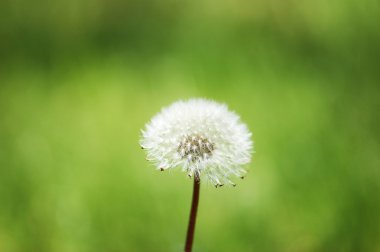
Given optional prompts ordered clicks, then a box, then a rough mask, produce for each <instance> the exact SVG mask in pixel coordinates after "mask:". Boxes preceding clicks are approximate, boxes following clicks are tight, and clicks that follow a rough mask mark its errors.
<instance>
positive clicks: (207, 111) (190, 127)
mask: <svg viewBox="0 0 380 252" xmlns="http://www.w3.org/2000/svg"><path fill="white" fill-rule="evenodd" d="M140 145H141V146H142V148H144V149H145V150H146V151H147V159H148V160H150V161H152V162H153V163H154V164H155V165H156V166H157V169H160V170H167V169H172V168H175V167H181V168H182V170H183V171H185V172H187V173H188V175H189V176H190V177H192V176H200V177H205V178H207V179H208V180H209V181H210V182H211V183H212V184H213V185H215V186H222V185H224V184H225V183H228V184H231V185H235V183H233V182H232V181H231V177H232V176H236V177H244V175H245V173H246V170H245V169H244V168H243V165H245V164H247V163H249V162H250V160H251V153H252V148H253V143H252V141H251V133H250V132H249V130H248V128H247V126H246V125H245V124H243V123H242V122H241V121H240V118H239V116H238V115H237V114H236V113H234V112H232V111H229V110H228V108H227V106H226V105H224V104H220V103H217V102H214V101H210V100H206V99H190V100H187V101H177V102H175V103H173V104H172V105H170V106H168V107H166V108H163V109H162V110H161V112H159V113H158V114H157V115H156V116H154V117H153V118H152V119H151V121H150V122H149V123H147V124H146V126H145V129H144V130H143V131H142V138H141V140H140Z"/></svg>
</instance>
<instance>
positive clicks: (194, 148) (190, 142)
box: [178, 135, 215, 162]
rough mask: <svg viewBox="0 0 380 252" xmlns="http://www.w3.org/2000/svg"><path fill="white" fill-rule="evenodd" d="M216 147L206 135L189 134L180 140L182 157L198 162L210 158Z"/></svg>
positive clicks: (179, 151)
mask: <svg viewBox="0 0 380 252" xmlns="http://www.w3.org/2000/svg"><path fill="white" fill-rule="evenodd" d="M214 147H215V146H214V144H213V143H212V142H210V141H209V140H208V139H207V138H206V137H204V136H201V135H187V136H184V138H183V139H182V141H181V142H180V144H179V146H178V153H179V154H180V156H181V157H182V158H186V159H187V160H189V161H191V162H196V161H200V160H204V159H207V158H210V157H211V156H212V152H213V150H214Z"/></svg>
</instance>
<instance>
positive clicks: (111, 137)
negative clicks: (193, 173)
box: [0, 0, 380, 252]
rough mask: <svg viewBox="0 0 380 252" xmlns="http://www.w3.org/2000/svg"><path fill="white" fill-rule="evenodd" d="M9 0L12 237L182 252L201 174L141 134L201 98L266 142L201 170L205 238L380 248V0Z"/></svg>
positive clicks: (4, 218) (7, 125)
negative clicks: (163, 154)
mask: <svg viewBox="0 0 380 252" xmlns="http://www.w3.org/2000/svg"><path fill="white" fill-rule="evenodd" d="M0 7H1V8H0V14H1V15H0V16H1V18H0V21H1V26H0V28H1V30H0V35H1V37H2V38H3V39H1V40H0V54H1V59H0V83H1V84H0V85H1V86H0V251H6V252H8V251H10V252H13V251H57V252H58V251H59V252H61V251H62V252H66V251H181V249H182V247H183V242H184V237H185V231H186V225H187V217H188V211H189V205H190V198H191V188H192V185H191V180H189V179H187V177H186V176H185V175H184V174H182V173H180V172H174V171H173V172H168V173H160V172H157V171H155V170H154V167H153V166H152V165H150V164H149V163H147V162H146V161H145V153H144V152H143V151H142V150H140V148H139V145H138V140H139V134H140V129H141V128H142V127H143V126H144V124H145V123H146V122H147V121H148V120H149V119H150V118H151V117H152V116H153V115H154V114H155V113H156V112H158V111H159V110H160V108H161V107H162V106H165V105H168V104H170V103H171V102H173V101H175V100H177V99H186V98H189V97H207V98H211V99H215V100H217V101H221V102H225V103H227V104H228V105H229V107H230V108H231V109H232V110H235V111H237V112H238V113H239V114H240V115H241V117H242V120H243V121H244V122H246V123H247V124H248V126H249V128H250V129H251V130H252V131H253V133H254V136H253V139H254V141H255V149H256V153H255V155H254V160H253V162H252V164H250V165H249V166H248V168H249V170H250V172H249V174H248V176H247V178H246V179H245V180H243V181H239V183H238V186H237V187H236V188H228V187H224V188H218V189H215V188H213V187H212V186H211V185H207V184H204V185H202V191H201V201H200V209H199V219H198V221H199V222H198V224H197V230H196V238H195V247H194V250H195V251H380V243H379V240H378V237H379V234H380V218H379V216H378V213H379V212H380V199H379V189H380V188H379V187H380V183H379V179H380V174H379V167H380V156H379V151H380V143H379V132H378V124H379V120H378V115H377V113H378V110H379V107H380V100H379V91H380V90H379V89H380V88H379V81H380V75H379V72H378V66H379V57H380V50H379V46H378V45H379V42H380V32H379V30H378V22H377V19H378V15H379V14H380V9H379V3H378V2H376V1H371V0H365V1H353V0H351V1H335V2H329V1H318V2H310V1H307V2H296V1H290V0H287V1H281V2H278V1H258V2H247V1H237V2H232V1H226V2H216V1H212V0H208V1H193V2H176V1H171V0H165V1H128V2H120V1H100V0H99V1H95V2H93V1H82V2H76V1H53V2H48V1H44V0H40V1H38V2H33V3H31V2H30V3H28V2H26V1H22V0H19V1H2V2H1V3H0Z"/></svg>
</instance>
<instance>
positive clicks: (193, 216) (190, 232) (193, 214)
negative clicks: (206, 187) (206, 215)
mask: <svg viewBox="0 0 380 252" xmlns="http://www.w3.org/2000/svg"><path fill="white" fill-rule="evenodd" d="M200 184H201V181H200V179H199V176H194V186H193V199H192V202H191V210H190V217H189V225H188V227H187V235H186V244H185V252H191V250H192V247H193V240H194V230H195V222H196V220H197V210H198V202H199V188H200Z"/></svg>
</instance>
